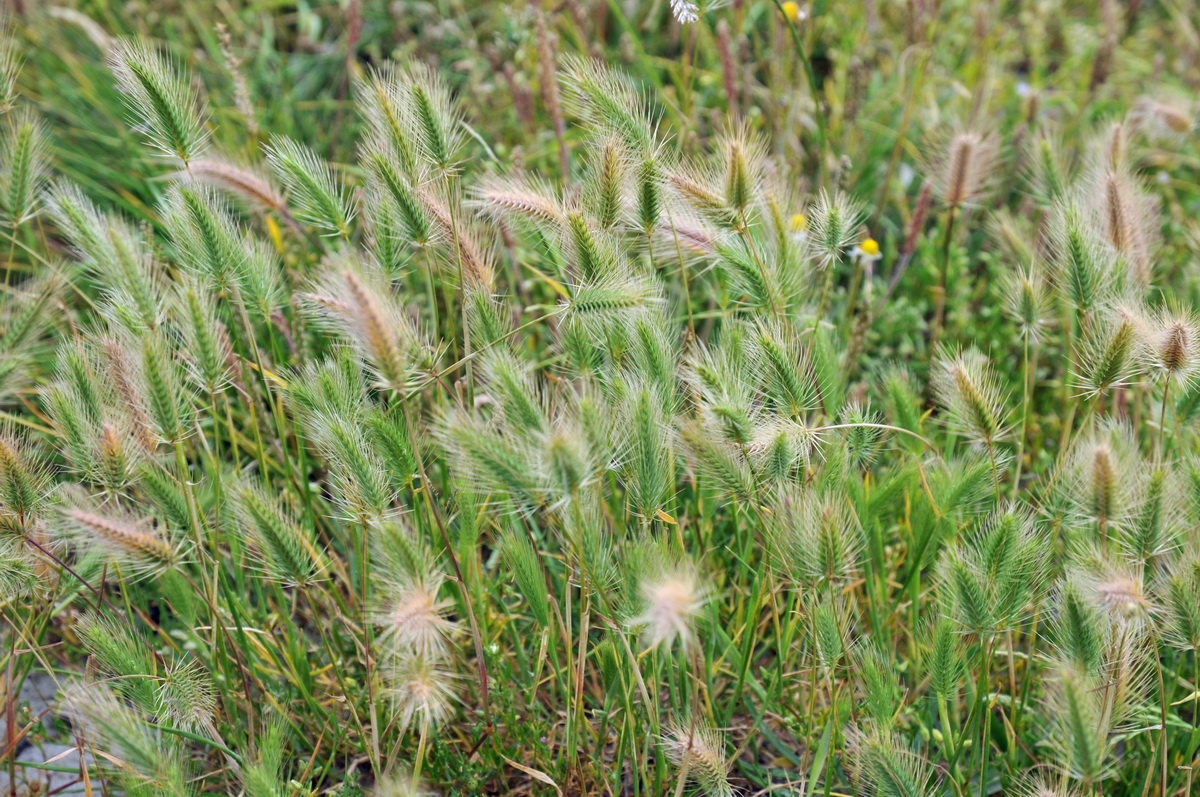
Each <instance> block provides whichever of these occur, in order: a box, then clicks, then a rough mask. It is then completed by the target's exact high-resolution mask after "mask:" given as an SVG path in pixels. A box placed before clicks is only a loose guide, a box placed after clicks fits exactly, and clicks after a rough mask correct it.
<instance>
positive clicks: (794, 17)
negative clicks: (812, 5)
mask: <svg viewBox="0 0 1200 797" xmlns="http://www.w3.org/2000/svg"><path fill="white" fill-rule="evenodd" d="M783 15H784V16H785V17H787V18H788V19H789V20H791V22H792V24H793V25H795V24H796V23H797V22H799V21H800V19H801V17H800V4H799V3H794V2H792V0H788V2H786V3H784V4H783Z"/></svg>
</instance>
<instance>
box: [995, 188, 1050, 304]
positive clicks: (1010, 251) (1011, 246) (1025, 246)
mask: <svg viewBox="0 0 1200 797" xmlns="http://www.w3.org/2000/svg"><path fill="white" fill-rule="evenodd" d="M987 229H988V232H989V233H991V237H992V239H993V240H994V241H995V242H996V243H997V244H998V245H999V246H1000V248H1001V250H1002V253H1003V254H1004V255H1005V256H1006V257H1007V259H1008V260H1010V261H1013V262H1016V263H1029V264H1030V269H1031V270H1032V269H1034V268H1036V265H1035V264H1036V261H1037V258H1038V257H1039V255H1040V254H1041V249H1042V248H1044V245H1043V247H1039V244H1043V242H1042V241H1041V240H1039V236H1038V232H1037V230H1036V229H1035V228H1034V225H1033V223H1032V220H1031V219H1028V218H1025V217H1023V216H1021V215H1019V214H1017V213H1014V212H1013V211H1011V210H1009V209H1007V208H998V209H995V210H993V211H992V212H990V213H989V214H988V217H987ZM1043 237H1044V235H1043ZM1018 273H1019V272H1018ZM1013 276H1014V275H1013V274H1012V273H1011V272H1010V274H1009V275H1008V276H1007V278H1008V279H1012V277H1013ZM1007 290H1008V289H1007V288H1006V293H1007ZM1005 298H1006V299H1007V298H1008V297H1007V295H1006V297H1005Z"/></svg>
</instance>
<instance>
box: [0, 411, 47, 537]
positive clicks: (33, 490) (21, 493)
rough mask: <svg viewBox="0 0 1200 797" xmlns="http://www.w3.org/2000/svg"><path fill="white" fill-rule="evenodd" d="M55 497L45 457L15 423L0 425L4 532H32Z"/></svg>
mask: <svg viewBox="0 0 1200 797" xmlns="http://www.w3.org/2000/svg"><path fill="white" fill-rule="evenodd" d="M54 494H55V485H54V481H53V475H52V473H51V471H50V467H49V465H48V463H47V462H46V459H45V457H43V456H42V454H41V452H40V451H37V450H35V449H34V448H33V447H32V445H31V444H30V443H29V441H28V438H27V437H26V436H25V435H24V434H23V433H22V432H20V431H18V430H17V429H16V427H15V426H13V425H12V424H11V423H9V422H5V423H3V424H0V529H5V530H8V531H11V532H13V533H16V534H21V535H25V534H28V533H30V532H31V531H32V530H33V526H34V524H36V522H37V521H38V520H40V519H41V518H42V517H43V516H44V515H45V513H46V512H47V510H48V509H49V508H50V506H51V504H52V502H53V500H54Z"/></svg>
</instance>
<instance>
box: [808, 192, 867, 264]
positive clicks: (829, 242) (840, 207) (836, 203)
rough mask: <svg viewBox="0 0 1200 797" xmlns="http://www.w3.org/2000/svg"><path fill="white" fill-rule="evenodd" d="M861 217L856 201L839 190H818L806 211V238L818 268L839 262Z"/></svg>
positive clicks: (855, 233) (855, 231) (859, 205)
mask: <svg viewBox="0 0 1200 797" xmlns="http://www.w3.org/2000/svg"><path fill="white" fill-rule="evenodd" d="M862 217H863V208H862V204H861V203H860V202H858V201H856V200H853V199H851V198H849V197H847V196H846V195H844V194H841V193H834V194H830V193H828V192H826V191H824V190H822V191H821V194H820V195H819V196H818V197H817V201H816V204H814V205H813V207H812V211H811V212H810V213H809V214H808V236H807V239H806V240H807V241H808V242H809V243H810V245H811V248H812V253H813V255H814V256H815V258H816V262H817V265H818V266H819V267H820V268H822V269H826V268H829V267H830V266H831V265H835V264H837V263H840V262H842V258H843V256H844V255H845V253H846V250H847V248H849V247H850V245H851V244H853V243H854V241H855V240H856V239H857V236H858V226H859V224H860V223H861V221H862Z"/></svg>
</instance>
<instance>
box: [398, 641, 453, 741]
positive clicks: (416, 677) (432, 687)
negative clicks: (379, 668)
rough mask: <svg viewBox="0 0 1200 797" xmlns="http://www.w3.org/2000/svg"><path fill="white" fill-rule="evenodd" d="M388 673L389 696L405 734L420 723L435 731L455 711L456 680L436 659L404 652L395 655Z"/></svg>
mask: <svg viewBox="0 0 1200 797" xmlns="http://www.w3.org/2000/svg"><path fill="white" fill-rule="evenodd" d="M386 673H387V683H388V692H389V694H390V695H391V697H392V700H393V701H394V703H395V706H396V711H397V712H398V714H399V717H398V723H399V725H400V728H401V729H402V730H406V729H408V728H410V727H412V725H413V723H414V722H416V723H419V724H420V725H422V726H425V727H426V728H428V729H432V728H436V727H437V726H439V725H441V724H442V722H444V721H445V720H446V718H447V717H449V716H450V712H451V709H452V708H453V705H454V701H455V696H454V687H453V683H454V676H453V674H452V673H451V672H450V671H449V670H447V669H445V668H444V666H443V664H442V663H441V662H440V661H439V660H438V659H436V658H433V657H429V656H422V655H420V654H417V653H411V652H405V653H397V654H394V655H393V657H392V660H391V661H390V663H389V666H388V669H387V671H386Z"/></svg>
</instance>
